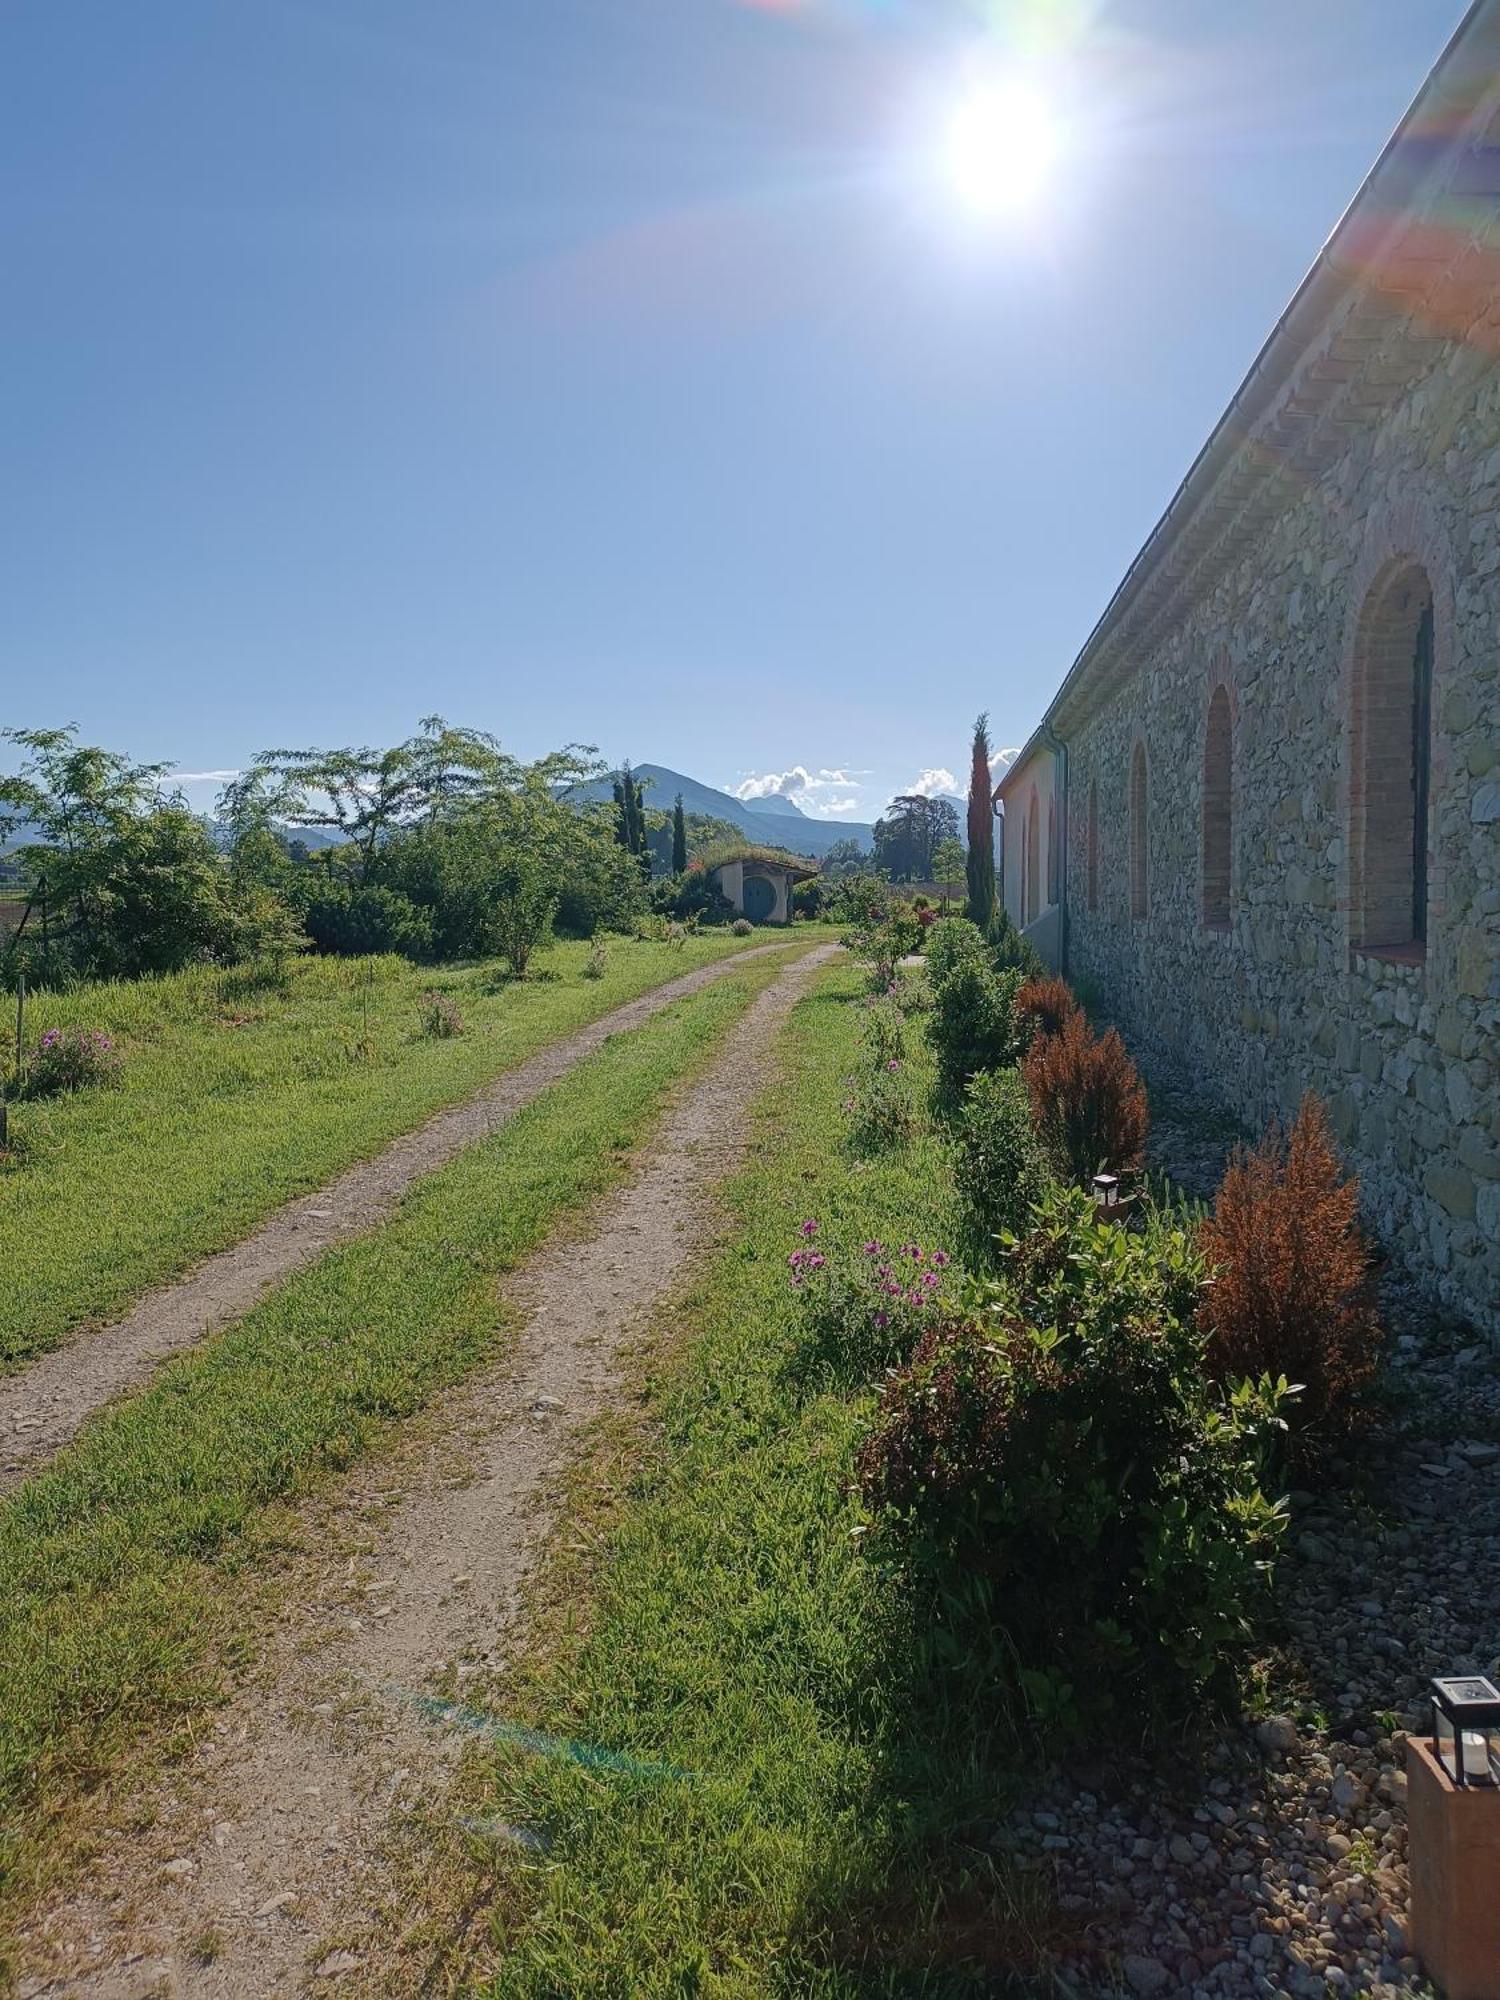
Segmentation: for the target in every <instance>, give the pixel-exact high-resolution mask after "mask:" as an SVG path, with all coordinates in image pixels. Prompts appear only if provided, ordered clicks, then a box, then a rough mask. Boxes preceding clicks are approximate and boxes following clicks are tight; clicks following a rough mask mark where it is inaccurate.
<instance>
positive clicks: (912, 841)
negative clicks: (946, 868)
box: [875, 792, 958, 882]
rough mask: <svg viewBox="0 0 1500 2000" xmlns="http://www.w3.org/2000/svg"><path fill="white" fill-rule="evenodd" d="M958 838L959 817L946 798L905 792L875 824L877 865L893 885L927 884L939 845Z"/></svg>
mask: <svg viewBox="0 0 1500 2000" xmlns="http://www.w3.org/2000/svg"><path fill="white" fill-rule="evenodd" d="M957 838H958V814H957V813H956V812H955V811H954V809H953V807H952V805H951V804H950V803H949V802H948V800H947V799H929V798H924V797H923V796H922V795H921V793H919V792H910V793H906V794H904V795H903V796H902V797H900V798H895V799H892V800H891V802H890V804H889V806H887V807H886V810H885V812H884V814H883V815H882V817H881V818H880V819H879V820H878V821H877V822H876V825H875V862H876V866H877V867H879V868H881V869H883V870H884V871H885V873H886V874H887V875H889V876H890V878H891V880H892V881H893V882H930V881H932V879H933V862H934V857H935V855H936V853H937V849H938V847H939V845H940V844H941V843H942V842H943V841H945V840H956V839H957Z"/></svg>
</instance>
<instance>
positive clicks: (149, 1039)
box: [0, 932, 765, 1372]
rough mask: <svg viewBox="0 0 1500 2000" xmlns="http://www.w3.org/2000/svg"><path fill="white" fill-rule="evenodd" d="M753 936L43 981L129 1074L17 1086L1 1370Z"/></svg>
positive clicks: (4, 1250) (7, 1181) (52, 1014)
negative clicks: (268, 974) (421, 1009)
mask: <svg viewBox="0 0 1500 2000" xmlns="http://www.w3.org/2000/svg"><path fill="white" fill-rule="evenodd" d="M747 942H762V943H763V942H765V940H764V939H763V938H761V939H758V940H745V939H740V938H734V937H731V936H730V935H729V934H728V933H727V932H719V933H714V934H706V935H703V936H700V937H693V938H690V939H688V940H687V942H686V943H685V944H683V945H682V946H680V947H674V946H669V945H665V944H647V943H642V942H639V941H636V940H634V939H623V938H621V939H611V940H610V941H609V943H608V946H607V965H606V971H605V975H604V977H603V978H602V979H586V978H585V977H584V976H583V967H584V963H585V960H586V959H587V956H588V949H589V948H588V946H587V945H584V944H561V945H559V946H558V947H557V948H556V949H555V950H554V951H552V952H550V953H549V954H548V955H547V956H546V958H545V959H544V960H541V961H539V963H538V969H539V973H540V976H539V977H538V978H536V979H533V980H530V981H527V982H526V983H524V984H521V985H516V984H506V983H503V982H501V981H500V980H499V979H498V978H497V977H496V975H495V972H494V969H493V968H491V967H471V968H462V969H454V968H442V969H440V970H437V971H433V970H430V969H429V970H423V969H421V968H419V967H415V966H410V965H407V964H405V963H404V962H403V961H402V960H400V959H394V958H382V959H360V960H336V959H310V960H305V961H302V962H299V963H296V964H294V965H293V966H292V967H291V969H290V971H289V974H288V981H287V985H286V989H285V991H278V990H276V988H275V987H274V985H272V986H262V985H258V984H257V983H256V980H255V978H254V976H253V975H247V974H246V973H244V972H233V971H231V972H220V971H215V970H212V969H207V968H205V969H202V970H198V971H193V972H187V973H181V974H176V975H173V976H171V977H168V978H164V979H155V980H141V981H135V982H130V983H116V984H110V985H98V986H89V987H83V988H80V989H79V990H78V991H76V992H74V993H69V994H66V995H61V996H56V995H50V994H44V995H41V996H39V997H38V998H37V1000H36V1001H35V1002H34V1004H33V1005H32V1007H31V1008H30V1010H29V1014H28V1039H29V1040H34V1039H35V1038H36V1037H37V1036H38V1035H40V1034H41V1033H42V1032H43V1030H44V1029H46V1028H48V1027H53V1026H64V1025H80V1026H86V1027H94V1028H103V1029H106V1030H108V1031H109V1032H110V1033H111V1034H113V1035H115V1036H116V1037H117V1038H118V1039H119V1041H120V1044H121V1046H122V1048H123V1050H124V1053H125V1058H126V1063H125V1074H124V1081H123V1084H122V1087H121V1088H120V1089H118V1090H92V1091H84V1092H81V1093H79V1094H78V1095H77V1096H76V1097H73V1098H68V1099H61V1100H54V1101H52V1102H50V1103H22V1104H19V1105H16V1106H14V1107H12V1114H11V1132H12V1139H13V1151H12V1153H11V1154H10V1155H9V1156H7V1155H3V1154H0V1271H3V1273H4V1283H3V1285H0V1372H3V1371H6V1370H13V1369H15V1368H17V1367H19V1366H22V1365H24V1363H25V1362H26V1361H28V1360H29V1359H30V1358H31V1357H32V1356H34V1355H36V1354H38V1353H41V1352H43V1351H44V1350H45V1349H47V1348H49V1347H55V1346H57V1345H58V1343H59V1342H60V1341H61V1340H63V1339H64V1338H65V1337H66V1336H67V1335H68V1334H69V1333H70V1332H71V1331H73V1330H74V1329H75V1328H77V1327H79V1326H81V1325H87V1324H89V1323H92V1322H97V1321H100V1320H104V1319H107V1318H109V1317H111V1316H113V1315H114V1314H117V1313H119V1312H120V1311H122V1310H123V1309H124V1308H125V1307H127V1306H128V1305H130V1304H131V1303H132V1301H134V1300H135V1299H137V1298H138V1297H139V1296H140V1295H141V1293H142V1292H144V1291H146V1290H148V1289H149V1288H150V1286H151V1285H153V1284H155V1283H158V1282H160V1281H161V1280H162V1279H164V1278H167V1277H170V1276H172V1275H173V1274H174V1273H176V1272H179V1271H181V1270H183V1269H184V1268H185V1267H186V1266H187V1265H189V1264H191V1263H193V1262H194V1261H196V1260H197V1259H198V1258H199V1257H202V1256H204V1255H206V1254H208V1253H209V1252H211V1251H214V1250H220V1249H223V1248H224V1247H225V1246H226V1245H228V1244H230V1243H234V1242H236V1241H238V1240H239V1239H240V1238H241V1237H242V1236H244V1235H245V1234H246V1233H247V1232H248V1231H249V1230H250V1229H252V1228H253V1227H254V1226H255V1225H256V1224H257V1223H258V1222H260V1221H261V1220H262V1219H263V1218H264V1217H265V1216H267V1215H268V1214H270V1213H271V1211H272V1210H273V1209H275V1208H277V1207H278V1206H279V1205H280V1204H281V1203H282V1202H284V1201H286V1200H288V1199H290V1198H291V1197H292V1196H294V1195H296V1194H299V1193H303V1192H305V1191H306V1190H307V1189H309V1188H315V1187H319V1186H321V1185H322V1184H323V1183H324V1182H325V1181H327V1180H329V1179H331V1178H332V1176H333V1175H335V1174H336V1173H338V1172H339V1171H340V1170H341V1169H342V1168H344V1167H346V1166H348V1165H349V1164H350V1163H351V1162H353V1161H355V1160H358V1159H362V1158H366V1157H368V1156H369V1155H370V1154H372V1153H375V1152H378V1151H379V1149H380V1148H381V1147H382V1146H383V1145H384V1144H385V1143H386V1142H387V1141H389V1140H390V1139H392V1138H394V1137H395V1136H396V1135H397V1134H399V1133H401V1132H404V1131H408V1130H410V1129H411V1128H412V1127H413V1126H414V1125H418V1124H420V1123H421V1122H422V1120H423V1119H425V1118H426V1117H428V1116H429V1115H430V1114H431V1113H433V1112H435V1111H437V1110H439V1109H441V1108H442V1107H443V1106H445V1105H449V1104H452V1103H455V1102H456V1101H458V1100H459V1099H461V1098H463V1097H465V1096H467V1095H468V1094H469V1093H470V1092H471V1091H472V1090H474V1089H475V1088H477V1087H478V1086H479V1085H481V1084H483V1083H485V1082H487V1081H488V1080H490V1079H491V1078H493V1077H495V1076H497V1075H499V1074H500V1073H501V1072H502V1071H504V1070H507V1069H510V1068H513V1067H514V1066H515V1065H516V1064H518V1063H520V1062H522V1061H523V1060H524V1059H525V1058H526V1057H527V1056H529V1055H532V1054H533V1053H534V1052H535V1051H536V1050H537V1049H539V1048H541V1047H542V1046H543V1045H544V1044H546V1043H548V1042H551V1041H554V1040H556V1039H557V1038H558V1037H560V1036H562V1035H565V1034H567V1033H569V1032H570V1031H571V1030H573V1029H575V1028H578V1027H581V1026H583V1025H584V1024H585V1023H586V1022H589V1021H592V1020H594V1019H596V1018H597V1017H598V1016H599V1015H601V1014H604V1013H607V1012H608V1011H609V1010H610V1009H611V1008H612V1007H617V1006H619V1005H620V1004H621V1003H622V1002H624V1001H627V1000H630V999H633V998H635V997H636V996H637V995H638V994H640V993H643V992H645V991H646V990H647V989H648V988H650V987H653V986H659V985H661V984H662V983H663V982H664V981H666V980H669V979H673V978H675V977H677V976H678V975H679V974H681V973H684V972H690V971H692V970H693V969H694V967H696V966H699V965H705V964H710V963H712V962H714V961H716V960H720V959H723V958H724V957H726V956H727V955H729V954H730V953H731V952H733V951H736V950H740V949H743V948H744V945H745V944H746V943H747ZM430 987H435V988H437V989H439V990H440V991H443V992H445V993H449V994H451V995H452V996H453V998H454V1000H455V1001H456V1003H457V1005H458V1008H459V1011H460V1013H461V1014H462V1016H463V1018H464V1022H465V1024H466V1032H465V1033H464V1034H463V1035H461V1036H459V1037H456V1038H454V1039H452V1040H447V1041H443V1040H436V1039H433V1038H431V1037H429V1036H426V1035H424V1034H422V1032H421V1030H420V1027H419V1022H418V1013H417V999H418V996H419V995H420V994H421V993H422V992H424V991H425V990H427V989H428V988H430Z"/></svg>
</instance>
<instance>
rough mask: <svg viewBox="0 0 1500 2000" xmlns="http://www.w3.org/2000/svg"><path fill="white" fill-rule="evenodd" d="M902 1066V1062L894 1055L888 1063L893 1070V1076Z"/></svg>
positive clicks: (890, 1069)
mask: <svg viewBox="0 0 1500 2000" xmlns="http://www.w3.org/2000/svg"><path fill="white" fill-rule="evenodd" d="M900 1067H901V1065H900V1063H898V1062H897V1061H896V1060H895V1058H894V1057H892V1059H891V1061H890V1062H888V1063H887V1064H886V1068H887V1069H888V1070H889V1071H890V1072H891V1074H892V1075H893V1076H894V1075H895V1073H896V1071H897V1070H898V1069H900Z"/></svg>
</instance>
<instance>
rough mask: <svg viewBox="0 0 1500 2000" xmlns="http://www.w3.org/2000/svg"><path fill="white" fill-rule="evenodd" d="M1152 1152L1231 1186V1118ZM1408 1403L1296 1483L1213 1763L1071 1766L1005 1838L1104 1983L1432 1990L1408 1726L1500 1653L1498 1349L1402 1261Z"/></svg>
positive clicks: (1399, 1385) (1160, 1132)
mask: <svg viewBox="0 0 1500 2000" xmlns="http://www.w3.org/2000/svg"><path fill="white" fill-rule="evenodd" d="M1155 1121H1156V1122H1155V1129H1154V1130H1153V1134H1152V1153H1153V1162H1152V1163H1153V1164H1154V1165H1155V1166H1157V1167H1158V1168H1160V1169H1161V1170H1163V1171H1166V1172H1167V1173H1169V1174H1170V1175H1171V1177H1172V1178H1173V1179H1174V1180H1175V1181H1176V1182H1177V1183H1178V1185H1180V1186H1184V1187H1186V1188H1187V1189H1188V1190H1189V1191H1190V1192H1192V1193H1195V1194H1200V1195H1203V1196H1205V1197H1207V1196H1208V1195H1210V1194H1211V1193H1212V1192H1213V1189H1214V1187H1215V1186H1216V1185H1217V1181H1218V1178H1219V1173H1220V1171H1221V1168H1222V1163H1223V1156H1224V1153H1225V1151H1226V1148H1227V1136H1226V1135H1225V1134H1224V1133H1220V1134H1218V1135H1216V1134H1215V1133H1214V1131H1213V1130H1212V1128H1207V1127H1204V1126H1202V1125H1195V1124H1194V1123H1193V1122H1192V1121H1191V1119H1189V1118H1187V1117H1181V1116H1179V1117H1174V1116H1171V1115H1167V1116H1164V1115H1163V1112H1162V1110H1161V1109H1158V1110H1157V1111H1156V1112H1155ZM1381 1297H1382V1308H1383V1311H1384V1315H1385V1319H1386V1323H1387V1326H1388V1327H1389V1328H1390V1330H1391V1334H1392V1349H1391V1353H1390V1357H1389V1360H1388V1363H1387V1368H1386V1386H1387V1389H1388V1391H1389V1413H1388V1415H1387V1417H1386V1418H1385V1420H1384V1421H1383V1422H1382V1423H1381V1425H1380V1426H1379V1428H1378V1431H1377V1433H1376V1435H1375V1436H1374V1437H1373V1438H1372V1439H1371V1440H1370V1441H1369V1444H1368V1446H1367V1447H1366V1449H1365V1451H1364V1452H1363V1454H1362V1455H1361V1458H1360V1460H1359V1461H1358V1462H1357V1463H1351V1464H1349V1465H1348V1466H1346V1467H1337V1466H1335V1467H1333V1468H1331V1470H1332V1474H1333V1476H1332V1477H1331V1478H1330V1480H1329V1481H1328V1484H1327V1486H1326V1488H1325V1490H1324V1491H1323V1492H1322V1493H1320V1494H1318V1495H1313V1494H1310V1493H1304V1494H1294V1495H1293V1496H1292V1504H1293V1525H1292V1529H1291V1532H1290V1536H1289V1541H1288V1546H1287V1550H1286V1553H1285V1556H1284V1559H1283V1564H1282V1578H1281V1603H1282V1611H1283V1617H1284V1632H1283V1634H1282V1646H1281V1650H1280V1652H1279V1654H1278V1655H1277V1656H1276V1657H1275V1658H1274V1659H1273V1661H1272V1662H1271V1684H1272V1686H1274V1687H1276V1688H1278V1689H1279V1690H1280V1691H1281V1694H1282V1698H1283V1699H1287V1698H1288V1697H1289V1696H1295V1697H1298V1699H1295V1700H1293V1701H1291V1703H1290V1706H1291V1707H1292V1710H1293V1712H1292V1713H1288V1714H1281V1715H1276V1716H1270V1717H1266V1718H1264V1719H1263V1720H1262V1721H1260V1722H1259V1723H1258V1724H1254V1725H1252V1724H1251V1723H1249V1722H1248V1721H1247V1722H1246V1723H1245V1725H1244V1726H1243V1727H1242V1728H1241V1729H1240V1730H1238V1731H1231V1732H1229V1733H1227V1734H1226V1735H1225V1737H1224V1738H1223V1740H1222V1741H1221V1742H1220V1743H1219V1744H1218V1745H1217V1746H1216V1747H1215V1749H1214V1750H1213V1752H1212V1754H1211V1756H1210V1758H1209V1760H1208V1768H1207V1770H1206V1772H1205V1773H1204V1774H1203V1776H1202V1778H1201V1779H1200V1780H1199V1781H1198V1782H1196V1783H1190V1782H1188V1781H1186V1780H1184V1781H1182V1782H1181V1784H1180V1785H1179V1786H1177V1787H1176V1788H1175V1789H1174V1788H1170V1787H1169V1786H1168V1784H1167V1783H1166V1781H1164V1780H1162V1779H1161V1778H1159V1777H1152V1776H1150V1775H1147V1774H1141V1775H1140V1776H1139V1778H1138V1779H1136V1780H1135V1781H1133V1782H1132V1781H1130V1780H1129V1779H1126V1780H1124V1781H1121V1780H1120V1779H1119V1777H1118V1775H1117V1776H1116V1777H1115V1778H1114V1780H1113V1782H1112V1783H1111V1781H1110V1780H1109V1779H1108V1778H1107V1777H1106V1775H1105V1774H1104V1773H1103V1772H1091V1771H1083V1772H1075V1773H1073V1774H1071V1775H1072V1782H1066V1781H1064V1782H1060V1783H1059V1784H1058V1785H1057V1787H1056V1788H1055V1791H1054V1792H1053V1793H1052V1795H1050V1796H1048V1797H1046V1798H1043V1799H1040V1800H1037V1801H1034V1802H1033V1803H1032V1805H1031V1806H1030V1807H1029V1808H1028V1810H1027V1811H1025V1812H1021V1813H1018V1814H1016V1815H1015V1816H1014V1817H1013V1818H1012V1819H1011V1820H1010V1821H1008V1822H1007V1823H1006V1824H1005V1825H1003V1826H1002V1827H1001V1828H1000V1829H999V1831H998V1834H997V1836H996V1844H997V1845H998V1846H999V1847H1001V1848H1002V1849H1003V1850H1006V1851H1008V1852H1010V1853H1012V1854H1013V1855H1015V1856H1016V1857H1017V1858H1018V1859H1019V1860H1020V1862H1021V1863H1022V1865H1023V1866H1025V1867H1028V1868H1033V1869H1039V1870H1042V1871H1044V1872H1046V1873H1047V1874H1049V1875H1051V1876H1052V1877H1053V1879H1054V1881H1055V1885H1056V1890H1057V1893H1058V1896H1059V1899H1060V1901H1061V1904H1062V1907H1063V1908H1064V1910H1065V1911H1067V1912H1068V1913H1069V1914H1070V1915H1071V1917H1072V1918H1073V1920H1074V1921H1075V1922H1076V1923H1077V1925H1078V1926H1079V1929H1080V1932H1081V1935H1082V1937H1083V1939H1084V1940H1085V1943H1086V1949H1083V1950H1080V1952H1079V1953H1078V1954H1077V1957H1076V1959H1075V1961H1074V1962H1073V1963H1072V1964H1071V1965H1070V1966H1067V1967H1065V1968H1064V1974H1065V1977H1067V1978H1068V1979H1069V1980H1070V1981H1071V1984H1072V1989H1073V1990H1074V1991H1077V1992H1079V1993H1085V1994H1089V1995H1095V1994H1105V1993H1109V1994H1113V1993H1125V1994H1142V1995H1151V1994H1161V1995H1171V1996H1177V1995H1191V1996H1200V1995H1201V1996H1204V2000H1208V1996H1214V2000H1225V1996H1233V2000H1239V1996H1249V1995H1255V1996H1261V1995H1266V1996H1288V1995H1289V1996H1293V2000H1312V1996H1314V1995H1316V1996H1325V1995H1327V1994H1330V1993H1360V1994H1369V1995H1372V1996H1394V1995H1411V1994H1419V1993H1427V1992H1428V1991H1429V1990H1430V1989H1429V1988H1428V1987H1427V1985H1426V1983H1425V1981H1424V1980H1423V1978H1422V1975H1421V1971H1420V1968H1419V1966H1418V1964H1417V1962H1416V1961H1415V1960H1414V1959H1413V1958H1412V1957H1411V1956H1410V1954H1409V1951H1408V1944H1407V1895H1408V1877H1407V1867H1406V1779H1405V1774H1404V1754H1403V1743H1404V1739H1405V1735H1406V1732H1407V1731H1412V1732H1419V1733H1422V1734H1426V1733H1427V1731H1428V1728H1429V1721H1430V1717H1429V1710H1428V1706H1427V1702H1426V1696H1425V1689H1426V1683H1427V1681H1428V1679H1429V1678H1430V1677H1431V1676H1432V1675H1433V1674H1435V1673H1438V1672H1441V1671H1445V1670H1453V1669H1457V1670H1459V1671H1461V1672H1469V1671H1475V1670H1479V1671H1483V1672H1486V1673H1494V1672H1495V1671H1496V1669H1497V1667H1500V1658H1497V1655H1500V1353H1497V1352H1496V1350H1495V1349H1494V1348H1493V1347H1491V1346H1489V1345H1486V1344H1484V1343H1483V1342H1481V1341H1480V1340H1479V1339H1478V1338H1477V1337H1476V1336H1475V1334H1474V1333H1473V1331H1472V1329H1470V1328H1468V1327H1466V1326H1463V1325H1462V1324H1459V1323H1457V1322H1455V1321H1454V1320H1453V1319H1452V1318H1451V1316H1450V1315H1446V1314H1444V1313H1443V1312H1442V1311H1441V1310H1439V1309H1435V1308H1433V1307H1431V1306H1430V1305H1429V1304H1427V1303H1426V1302H1425V1301H1424V1300H1423V1299H1422V1298H1421V1297H1420V1295H1419V1294H1417V1293H1416V1292H1415V1290H1414V1289H1412V1288H1411V1287H1410V1286H1408V1285H1407V1284H1406V1283H1405V1282H1404V1281H1403V1280H1402V1279H1401V1278H1400V1277H1399V1276H1398V1275H1396V1274H1387V1275H1386V1276H1385V1277H1384V1278H1383V1281H1382V1285H1381Z"/></svg>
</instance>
